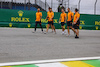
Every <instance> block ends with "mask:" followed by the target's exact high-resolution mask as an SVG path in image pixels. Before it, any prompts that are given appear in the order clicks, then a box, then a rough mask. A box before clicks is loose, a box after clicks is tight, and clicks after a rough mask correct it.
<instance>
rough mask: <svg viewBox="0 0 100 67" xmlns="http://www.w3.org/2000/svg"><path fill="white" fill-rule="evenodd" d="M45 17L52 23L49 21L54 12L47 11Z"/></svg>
mask: <svg viewBox="0 0 100 67" xmlns="http://www.w3.org/2000/svg"><path fill="white" fill-rule="evenodd" d="M47 15H48V21H53V19H52V20H50V19H51V18H52V16H54V12H50V11H48V13H47Z"/></svg>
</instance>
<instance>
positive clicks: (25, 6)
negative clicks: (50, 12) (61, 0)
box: [0, 0, 49, 11]
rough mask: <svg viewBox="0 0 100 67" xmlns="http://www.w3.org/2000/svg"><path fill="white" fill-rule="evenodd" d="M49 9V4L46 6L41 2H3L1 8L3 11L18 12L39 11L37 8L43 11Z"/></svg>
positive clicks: (28, 0) (13, 0)
mask: <svg viewBox="0 0 100 67" xmlns="http://www.w3.org/2000/svg"><path fill="white" fill-rule="evenodd" d="M48 7H49V5H48V4H45V3H44V2H42V1H41V0H34V1H33V0H31V1H30V0H22V1H19V0H1V1H0V8H2V9H17V10H33V11H37V8H41V10H42V11H45V10H46V9H47V8H48Z"/></svg>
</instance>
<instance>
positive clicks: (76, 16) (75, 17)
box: [74, 12, 80, 22]
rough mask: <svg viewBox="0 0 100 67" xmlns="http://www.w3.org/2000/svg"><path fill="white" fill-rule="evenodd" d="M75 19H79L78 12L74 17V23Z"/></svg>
mask: <svg viewBox="0 0 100 67" xmlns="http://www.w3.org/2000/svg"><path fill="white" fill-rule="evenodd" d="M77 18H80V14H79V13H78V12H77V13H75V15H74V22H75V21H76V20H77Z"/></svg>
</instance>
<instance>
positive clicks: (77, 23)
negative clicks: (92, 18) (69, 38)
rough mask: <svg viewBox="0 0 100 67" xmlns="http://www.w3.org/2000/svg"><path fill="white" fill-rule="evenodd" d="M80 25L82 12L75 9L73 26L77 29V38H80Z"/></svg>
mask: <svg viewBox="0 0 100 67" xmlns="http://www.w3.org/2000/svg"><path fill="white" fill-rule="evenodd" d="M79 25H80V14H79V12H78V9H77V8H76V9H75V15H74V20H73V28H74V29H77V31H76V36H75V38H79Z"/></svg>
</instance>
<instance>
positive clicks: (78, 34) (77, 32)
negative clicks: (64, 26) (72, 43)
mask: <svg viewBox="0 0 100 67" xmlns="http://www.w3.org/2000/svg"><path fill="white" fill-rule="evenodd" d="M77 36H78V37H79V29H77Z"/></svg>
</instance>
